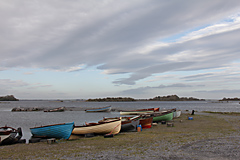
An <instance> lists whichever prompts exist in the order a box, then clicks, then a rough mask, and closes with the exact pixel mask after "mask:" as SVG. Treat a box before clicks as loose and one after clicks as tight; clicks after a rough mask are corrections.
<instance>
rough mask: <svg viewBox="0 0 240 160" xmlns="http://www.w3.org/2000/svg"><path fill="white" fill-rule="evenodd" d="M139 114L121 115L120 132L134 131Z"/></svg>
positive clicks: (137, 123) (138, 121) (138, 122)
mask: <svg viewBox="0 0 240 160" xmlns="http://www.w3.org/2000/svg"><path fill="white" fill-rule="evenodd" d="M139 119H140V118H139V116H135V117H122V121H121V131H120V132H134V131H137V126H138V125H139V124H140V120H139Z"/></svg>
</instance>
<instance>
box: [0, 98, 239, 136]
mask: <svg viewBox="0 0 240 160" xmlns="http://www.w3.org/2000/svg"><path fill="white" fill-rule="evenodd" d="M108 105H111V106H112V109H116V110H121V109H122V110H124V109H141V108H152V107H160V109H164V108H166V109H169V108H177V109H181V110H193V109H194V110H195V111H217V112H240V104H239V102H233V103H211V102H80V101H79V102H77V101H64V102H54V101H16V102H10V103H0V126H4V125H8V126H11V127H15V128H18V127H21V128H22V130H23V135H24V136H23V138H24V139H27V140H28V139H29V138H30V137H31V133H30V130H29V128H31V127H36V126H41V125H49V124H56V123H65V122H75V124H76V125H82V124H84V123H85V122H96V121H98V120H100V119H102V118H103V117H118V116H120V114H119V112H109V113H108V112H107V113H105V112H103V113H85V111H65V112H43V111H38V112H11V109H12V108H15V107H29V108H31V107H39V108H40V107H43V108H49V107H50V108H57V107H76V108H82V109H86V108H98V107H104V106H108Z"/></svg>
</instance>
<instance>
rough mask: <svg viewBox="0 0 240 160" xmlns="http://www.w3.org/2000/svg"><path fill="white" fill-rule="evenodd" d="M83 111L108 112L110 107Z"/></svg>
mask: <svg viewBox="0 0 240 160" xmlns="http://www.w3.org/2000/svg"><path fill="white" fill-rule="evenodd" d="M85 111H86V112H110V111H111V106H106V107H102V108H92V109H87V110H85Z"/></svg>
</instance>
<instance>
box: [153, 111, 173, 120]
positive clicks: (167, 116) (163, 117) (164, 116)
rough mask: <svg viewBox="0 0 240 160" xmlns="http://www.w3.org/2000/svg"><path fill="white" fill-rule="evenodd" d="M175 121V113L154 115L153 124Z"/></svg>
mask: <svg viewBox="0 0 240 160" xmlns="http://www.w3.org/2000/svg"><path fill="white" fill-rule="evenodd" d="M172 119H173V112H170V113H159V114H157V113H156V114H154V117H153V122H160V121H171V120H172Z"/></svg>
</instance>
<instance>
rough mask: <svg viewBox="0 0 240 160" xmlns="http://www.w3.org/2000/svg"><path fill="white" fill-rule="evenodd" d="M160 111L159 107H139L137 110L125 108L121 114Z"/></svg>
mask: <svg viewBox="0 0 240 160" xmlns="http://www.w3.org/2000/svg"><path fill="white" fill-rule="evenodd" d="M156 111H159V108H147V109H137V110H125V111H120V114H121V115H139V114H145V113H153V112H156Z"/></svg>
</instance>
